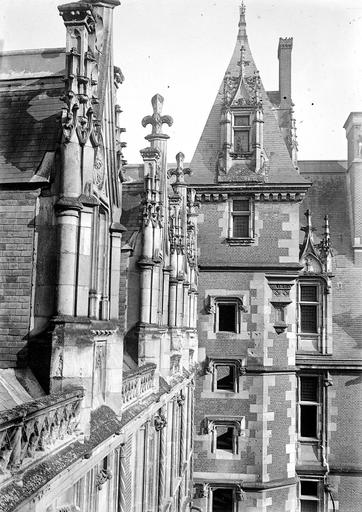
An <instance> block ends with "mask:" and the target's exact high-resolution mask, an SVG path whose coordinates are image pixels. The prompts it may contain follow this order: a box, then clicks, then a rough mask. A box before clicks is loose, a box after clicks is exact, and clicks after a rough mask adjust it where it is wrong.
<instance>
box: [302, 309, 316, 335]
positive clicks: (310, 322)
mask: <svg viewBox="0 0 362 512" xmlns="http://www.w3.org/2000/svg"><path fill="white" fill-rule="evenodd" d="M300 330H301V332H303V333H306V332H310V333H317V332H318V323H317V306H312V305H305V304H301V306H300Z"/></svg>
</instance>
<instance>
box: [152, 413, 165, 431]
mask: <svg viewBox="0 0 362 512" xmlns="http://www.w3.org/2000/svg"><path fill="white" fill-rule="evenodd" d="M166 425H167V419H166V417H165V416H164V415H163V414H161V413H160V414H157V415H156V416H155V418H154V426H155V430H156V431H157V432H159V431H160V430H162V429H163V428H165V427H166Z"/></svg>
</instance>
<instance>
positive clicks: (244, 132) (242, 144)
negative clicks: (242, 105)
mask: <svg viewBox="0 0 362 512" xmlns="http://www.w3.org/2000/svg"><path fill="white" fill-rule="evenodd" d="M233 136H234V140H233V148H234V154H235V155H236V156H241V155H243V154H245V153H249V152H250V116H249V115H244V114H235V115H234V116H233Z"/></svg>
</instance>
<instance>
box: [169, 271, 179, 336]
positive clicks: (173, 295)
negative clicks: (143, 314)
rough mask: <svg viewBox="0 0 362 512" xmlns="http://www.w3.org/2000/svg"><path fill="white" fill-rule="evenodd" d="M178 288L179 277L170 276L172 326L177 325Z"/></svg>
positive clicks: (170, 320) (170, 318) (170, 317)
mask: <svg viewBox="0 0 362 512" xmlns="http://www.w3.org/2000/svg"><path fill="white" fill-rule="evenodd" d="M176 290H177V279H176V278H175V277H173V276H171V277H170V294H169V320H168V324H169V326H170V327H175V326H176Z"/></svg>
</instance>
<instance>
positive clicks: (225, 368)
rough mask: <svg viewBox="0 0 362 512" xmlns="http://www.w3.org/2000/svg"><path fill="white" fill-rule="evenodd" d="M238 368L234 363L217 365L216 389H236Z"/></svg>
mask: <svg viewBox="0 0 362 512" xmlns="http://www.w3.org/2000/svg"><path fill="white" fill-rule="evenodd" d="M235 370H236V368H235V366H234V365H225V364H218V365H215V372H216V389H218V390H228V391H234V389H235V377H236V371H235Z"/></svg>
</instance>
